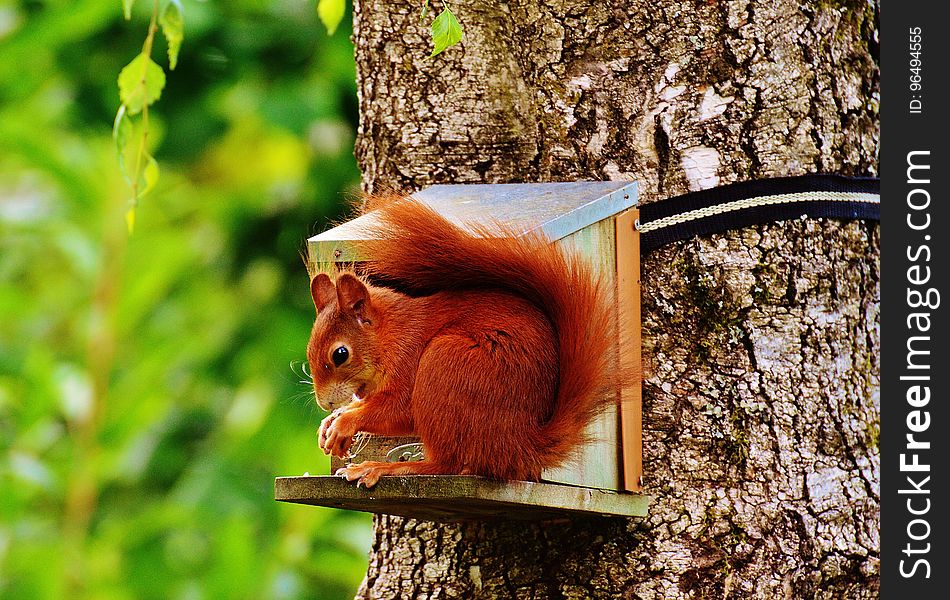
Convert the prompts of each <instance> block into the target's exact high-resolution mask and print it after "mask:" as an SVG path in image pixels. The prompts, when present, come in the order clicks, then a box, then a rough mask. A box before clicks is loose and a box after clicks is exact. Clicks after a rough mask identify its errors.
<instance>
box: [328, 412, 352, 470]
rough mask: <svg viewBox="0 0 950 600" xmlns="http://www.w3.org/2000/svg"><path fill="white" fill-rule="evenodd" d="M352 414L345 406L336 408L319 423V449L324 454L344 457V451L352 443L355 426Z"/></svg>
mask: <svg viewBox="0 0 950 600" xmlns="http://www.w3.org/2000/svg"><path fill="white" fill-rule="evenodd" d="M353 421H354V419H353V418H352V415H351V414H350V413H348V412H347V411H346V409H345V408H338V409H337V410H335V411H333V412H332V413H330V415H329V416H327V417H326V418H325V419H323V421H322V422H321V423H320V449H321V450H323V452H324V454H330V455H331V456H337V457H339V458H346V456H347V454H346V451H347V450H349V449H350V446H351V445H352V444H353V436H354V435H356V427H355V426H354V424H353Z"/></svg>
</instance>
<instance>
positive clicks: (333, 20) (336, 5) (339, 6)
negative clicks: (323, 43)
mask: <svg viewBox="0 0 950 600" xmlns="http://www.w3.org/2000/svg"><path fill="white" fill-rule="evenodd" d="M345 12H346V1H345V0H319V2H317V16H318V17H320V21H322V22H323V25H324V26H325V27H326V28H327V35H333V32H335V31H336V28H337V27H339V26H340V22H341V21H343V14H344V13H345Z"/></svg>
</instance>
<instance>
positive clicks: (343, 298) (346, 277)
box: [336, 273, 370, 324]
mask: <svg viewBox="0 0 950 600" xmlns="http://www.w3.org/2000/svg"><path fill="white" fill-rule="evenodd" d="M336 295H337V301H338V302H339V303H340V308H341V309H342V310H344V311H346V312H348V313H350V314H352V315H353V316H355V317H356V319H357V320H358V321H359V322H360V323H365V324H369V323H370V320H369V318H368V314H367V313H368V312H369V290H368V289H366V286H365V285H364V284H363V282H362V281H360V280H359V279H357V278H356V276H355V275H353V274H352V273H343V274H342V275H340V276H339V277H337V278H336Z"/></svg>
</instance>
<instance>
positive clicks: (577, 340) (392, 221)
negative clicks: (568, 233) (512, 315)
mask: <svg viewBox="0 0 950 600" xmlns="http://www.w3.org/2000/svg"><path fill="white" fill-rule="evenodd" d="M374 213H375V214H376V215H377V216H378V217H379V219H380V221H379V225H378V226H377V227H375V228H374V231H373V235H372V236H371V239H372V241H368V242H362V243H361V250H360V253H361V255H362V257H363V258H364V259H365V260H366V262H365V263H364V264H365V267H366V273H367V274H368V275H370V276H371V277H375V278H377V279H378V280H379V281H381V282H384V283H386V284H390V285H393V286H395V287H397V288H398V289H400V290H401V291H404V292H407V293H410V294H430V293H434V292H438V291H444V290H465V289H496V290H506V291H509V292H511V293H514V294H517V295H519V296H521V297H523V298H525V299H527V300H528V301H529V302H531V303H533V304H535V305H536V306H538V307H539V308H540V309H541V310H542V311H544V313H545V314H546V315H547V316H548V318H549V319H550V321H551V323H552V325H553V326H554V329H555V331H556V333H557V338H558V392H557V400H556V402H555V406H554V410H553V413H552V416H551V418H550V420H549V421H548V422H547V424H546V425H545V426H544V427H543V428H542V430H541V434H540V439H538V440H537V445H538V447H537V451H538V455H539V456H540V457H542V460H543V464H542V466H543V467H544V468H548V467H553V466H556V465H558V464H560V463H561V462H563V461H564V459H566V458H567V457H568V456H569V454H570V453H571V451H572V450H574V449H575V448H576V447H577V446H578V444H580V443H581V442H583V441H585V439H584V428H585V427H586V425H587V424H588V423H589V422H590V421H591V419H592V418H593V417H594V416H595V415H596V414H598V413H599V412H600V411H601V410H602V409H603V408H604V406H605V405H606V404H608V403H610V402H614V401H616V396H615V395H614V394H613V393H612V390H613V389H616V388H615V387H613V386H614V379H615V377H614V376H615V375H616V368H615V365H614V362H615V361H614V356H615V350H614V348H615V346H614V339H615V336H616V333H615V325H614V320H615V318H614V309H613V301H612V300H613V294H614V291H613V290H612V289H609V287H608V286H607V285H605V284H604V283H602V280H601V279H600V278H599V277H598V276H596V274H595V273H594V270H593V268H592V267H591V265H590V264H589V263H588V262H586V261H585V260H584V259H582V258H579V257H577V256H574V255H566V254H565V253H563V252H562V251H561V250H560V249H559V248H558V247H557V246H555V245H554V244H551V243H549V242H548V241H547V240H546V239H544V238H543V236H542V235H540V234H527V235H520V234H519V233H516V232H512V231H510V230H508V229H506V228H505V227H504V226H503V225H498V226H495V227H491V226H481V227H474V226H473V227H471V230H472V232H471V233H469V232H468V231H466V230H463V229H461V228H459V227H457V226H455V225H453V224H451V223H449V222H448V221H447V220H446V219H445V218H443V217H442V216H440V215H439V214H437V213H436V212H435V211H433V210H432V209H430V208H428V207H427V206H425V205H424V204H422V203H420V202H418V201H416V200H411V199H400V200H396V201H392V202H389V203H387V204H385V205H383V206H382V207H381V208H379V209H377V210H376V211H374Z"/></svg>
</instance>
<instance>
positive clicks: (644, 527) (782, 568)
mask: <svg viewBox="0 0 950 600" xmlns="http://www.w3.org/2000/svg"><path fill="white" fill-rule="evenodd" d="M433 4H434V5H435V6H434V8H435V9H436V10H438V9H439V8H440V6H439V2H434V3H433ZM420 5H421V2H402V1H400V2H396V1H392V0H358V1H356V2H355V8H354V13H355V14H354V25H355V39H356V47H357V50H356V58H357V66H358V73H359V91H360V110H361V117H360V135H359V139H358V142H357V156H358V159H359V162H360V166H361V167H362V169H363V177H364V185H365V187H366V188H367V189H369V190H372V189H374V188H377V187H380V186H388V187H396V188H403V189H418V188H420V187H422V186H425V185H428V184H432V183H439V182H456V183H459V182H514V181H558V180H573V179H631V180H636V181H639V182H640V185H641V187H640V191H641V201H642V202H650V201H653V200H656V199H660V198H665V197H668V196H672V195H677V194H681V193H684V192H687V191H689V190H695V189H702V188H708V187H712V186H716V185H721V184H725V183H729V182H733V181H743V180H749V179H758V178H765V177H776V176H784V175H796V174H803V173H814V172H821V173H840V174H845V175H867V174H875V173H876V170H877V156H878V138H879V128H878V77H879V71H878V58H877V19H878V8H877V5H876V4H872V3H868V2H860V1H858V2H833V1H832V2H828V1H824V2H818V1H816V2H810V3H804V4H800V3H799V2H792V1H789V0H780V1H778V2H766V1H764V0H763V1H755V2H743V1H738V2H707V1H694V2H689V3H683V2H680V1H679V0H651V1H650V2H645V1H629V2H628V1H625V2H620V1H616V2H593V3H588V2H576V1H566V0H561V1H557V0H556V1H554V2H546V3H538V2H526V1H522V0H513V1H509V2H500V1H491V2H482V1H475V2H469V3H460V2H456V3H452V8H453V10H454V11H455V13H456V14H457V15H458V17H459V19H460V21H461V22H462V23H463V24H464V27H465V40H464V42H463V44H462V46H463V48H462V49H458V48H456V49H450V50H449V51H447V52H445V53H444V54H443V55H441V56H440V57H438V58H436V59H429V58H428V57H427V56H428V40H427V32H426V30H425V28H424V26H423V25H422V24H420V23H419V11H420ZM878 259H879V232H878V227H877V225H876V224H869V223H864V222H841V221H833V220H795V221H787V222H781V223H774V224H769V225H765V226H760V227H752V228H747V229H744V230H741V231H732V232H727V233H724V234H719V235H713V236H707V237H704V238H701V239H695V240H690V241H686V242H681V243H678V244H675V245H673V246H668V247H665V248H662V249H660V250H658V251H655V252H653V253H651V254H649V255H647V256H646V257H645V261H644V264H643V285H644V308H643V315H644V317H643V318H644V345H645V348H644V356H645V360H646V361H647V372H646V374H645V382H644V453H645V457H644V458H645V472H646V477H645V485H646V488H647V489H646V491H647V492H648V493H650V494H652V495H654V496H655V497H656V500H655V502H654V504H653V506H652V507H651V513H650V516H649V517H647V518H646V519H640V520H630V521H626V520H608V519H591V520H574V521H570V522H562V523H547V524H536V525H530V526H525V525H523V524H520V523H519V524H508V523H491V524H469V525H437V524H432V523H427V522H421V521H415V520H411V519H401V518H395V517H378V518H377V520H376V523H375V530H376V534H375V536H376V537H375V543H374V546H373V549H372V552H371V555H370V564H369V572H368V574H367V577H366V580H365V581H364V584H363V586H362V588H361V589H360V591H359V593H358V597H360V598H411V597H428V598H439V597H466V598H494V597H512V598H515V597H517V598H562V597H563V598H587V597H595V598H596V597H599V598H616V597H623V598H644V599H646V598H656V599H663V598H711V597H722V598H780V597H784V598H804V597H817V598H864V597H876V595H877V590H878V581H879V545H880V544H879V518H880V500H879V472H880V470H879V464H880V455H879V450H878V431H879V398H878V388H879V375H878V372H879V371H878V355H879V353H878V344H879V336H878V324H879V318H878V309H879V273H878Z"/></svg>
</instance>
